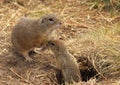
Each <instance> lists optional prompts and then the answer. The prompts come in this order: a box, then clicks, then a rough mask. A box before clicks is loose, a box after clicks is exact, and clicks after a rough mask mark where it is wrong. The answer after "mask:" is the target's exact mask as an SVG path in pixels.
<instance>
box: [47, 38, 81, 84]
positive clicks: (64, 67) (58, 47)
mask: <svg viewBox="0 0 120 85" xmlns="http://www.w3.org/2000/svg"><path fill="white" fill-rule="evenodd" d="M48 46H49V47H50V49H51V50H52V52H53V53H54V55H55V57H56V64H57V68H58V69H59V70H61V72H62V74H63V77H64V80H65V82H66V83H74V82H79V81H80V80H81V75H80V71H79V67H78V64H77V60H76V59H75V57H74V56H73V55H71V54H70V53H69V52H68V50H67V49H66V48H65V46H64V44H63V43H62V42H60V41H58V40H51V41H48Z"/></svg>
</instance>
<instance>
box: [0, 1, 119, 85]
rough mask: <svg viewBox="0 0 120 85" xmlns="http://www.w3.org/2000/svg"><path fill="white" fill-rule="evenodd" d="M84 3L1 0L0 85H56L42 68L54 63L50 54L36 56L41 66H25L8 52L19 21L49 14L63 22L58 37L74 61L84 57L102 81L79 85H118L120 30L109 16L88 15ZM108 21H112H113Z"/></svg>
mask: <svg viewBox="0 0 120 85" xmlns="http://www.w3.org/2000/svg"><path fill="white" fill-rule="evenodd" d="M86 3H88V2H86V1H83V0H75V1H73V0H64V1H62V0H57V1H56V0H48V1H47V0H34V1H33V0H11V1H10V0H1V1H0V20H1V21H0V62H1V63H0V68H1V69H0V85H5V84H8V85H15V84H18V82H19V83H20V84H22V85H46V84H47V85H56V78H55V74H54V73H55V72H54V71H53V70H51V69H49V68H47V69H46V66H44V64H46V63H47V64H51V63H52V64H54V62H55V61H54V58H53V56H52V55H51V54H50V53H46V52H43V53H42V54H41V55H37V56H35V58H36V60H38V61H39V62H40V63H38V62H37V63H35V64H32V65H28V64H27V63H26V62H24V61H23V59H21V58H16V57H15V56H14V55H13V54H12V52H11V43H10V34H11V31H12V28H13V26H14V25H15V24H16V22H17V21H18V20H19V18H21V17H22V16H29V17H40V16H42V15H44V14H48V13H55V14H57V15H58V16H59V17H61V20H62V21H63V22H64V26H63V27H62V28H61V29H60V30H59V35H60V39H62V40H63V41H64V42H65V44H66V46H67V47H68V49H69V50H70V52H71V53H72V54H73V55H75V56H77V57H81V56H82V57H87V58H88V59H89V60H90V61H91V62H92V64H93V66H94V68H95V69H96V70H97V71H98V73H99V75H100V76H101V78H103V80H102V81H100V82H97V80H95V79H91V80H89V81H88V82H87V83H86V82H80V83H79V84H78V85H103V84H105V85H108V83H109V85H119V84H120V80H119V79H120V26H119V25H118V24H112V22H111V21H109V20H108V19H109V18H110V15H109V14H108V13H104V12H96V11H94V10H92V11H90V10H89V9H90V8H89V6H88V5H87V4H86ZM103 15H104V16H103ZM118 18H119V17H117V18H116V19H118ZM110 19H112V20H114V17H113V18H110ZM115 21H116V20H115ZM118 21H119V19H118ZM118 21H116V22H118ZM116 22H115V23H116ZM106 25H107V26H106ZM108 26H109V27H108ZM48 57H49V58H48ZM49 59H50V60H49ZM9 60H11V61H9ZM14 60H15V61H14ZM51 60H53V61H51ZM11 62H12V63H11ZM41 62H42V63H44V64H42V63H41ZM105 79H107V81H104V80H105Z"/></svg>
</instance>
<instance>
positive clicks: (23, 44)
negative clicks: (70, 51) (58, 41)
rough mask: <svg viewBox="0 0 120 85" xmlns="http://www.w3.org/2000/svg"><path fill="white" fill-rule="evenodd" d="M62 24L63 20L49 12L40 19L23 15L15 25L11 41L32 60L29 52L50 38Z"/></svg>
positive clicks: (18, 50) (27, 58) (28, 59)
mask: <svg viewBox="0 0 120 85" xmlns="http://www.w3.org/2000/svg"><path fill="white" fill-rule="evenodd" d="M60 26H61V21H60V19H58V18H57V17H56V16H55V15H53V14H49V15H45V16H42V17H41V18H39V19H31V18H27V17H23V18H21V19H20V20H19V22H18V23H17V24H16V25H15V27H14V28H13V31H12V35H11V42H12V44H13V46H14V47H15V49H16V50H17V52H18V53H20V54H21V55H23V56H24V57H25V59H26V60H27V61H29V62H32V61H33V59H32V58H30V57H29V54H28V53H29V52H30V51H31V50H33V49H34V48H35V47H40V46H41V44H44V43H45V42H47V41H48V40H50V39H53V35H52V34H53V32H54V31H55V30H56V28H59V27H60Z"/></svg>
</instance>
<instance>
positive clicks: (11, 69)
mask: <svg viewBox="0 0 120 85" xmlns="http://www.w3.org/2000/svg"><path fill="white" fill-rule="evenodd" d="M10 71H11V72H13V73H14V74H15V75H16V76H17V77H19V78H20V79H22V80H24V81H25V82H27V83H30V81H28V80H27V79H25V78H23V77H22V76H20V75H19V74H18V73H16V72H15V71H14V70H13V68H10Z"/></svg>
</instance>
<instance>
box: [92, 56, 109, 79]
mask: <svg viewBox="0 0 120 85" xmlns="http://www.w3.org/2000/svg"><path fill="white" fill-rule="evenodd" d="M92 62H93V67H94V69H95V70H96V71H97V72H98V74H100V75H101V76H102V77H103V78H104V79H105V80H106V81H107V80H108V79H107V78H106V77H105V76H104V75H103V74H102V73H101V72H99V70H98V69H97V68H96V66H95V61H94V59H93V57H92Z"/></svg>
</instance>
